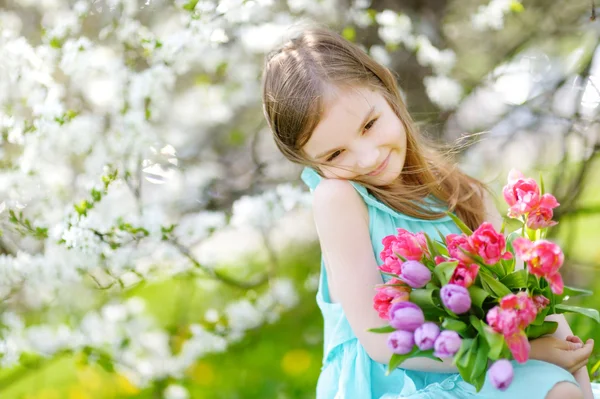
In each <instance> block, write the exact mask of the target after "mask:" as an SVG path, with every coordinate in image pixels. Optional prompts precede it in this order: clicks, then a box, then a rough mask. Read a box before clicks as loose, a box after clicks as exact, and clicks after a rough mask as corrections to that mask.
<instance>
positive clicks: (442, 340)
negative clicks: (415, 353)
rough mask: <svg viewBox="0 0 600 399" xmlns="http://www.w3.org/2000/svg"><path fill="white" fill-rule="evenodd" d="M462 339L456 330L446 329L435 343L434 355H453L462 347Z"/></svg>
mask: <svg viewBox="0 0 600 399" xmlns="http://www.w3.org/2000/svg"><path fill="white" fill-rule="evenodd" d="M461 344H462V340H461V339H460V336H459V335H458V333H457V332H456V331H452V330H444V331H442V332H441V333H440V335H438V337H437V339H436V340H435V343H434V344H433V355H434V356H437V357H452V356H454V354H455V353H456V352H458V350H459V349H460V345H461Z"/></svg>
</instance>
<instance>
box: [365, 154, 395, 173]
mask: <svg viewBox="0 0 600 399" xmlns="http://www.w3.org/2000/svg"><path fill="white" fill-rule="evenodd" d="M389 159H390V154H388V156H387V157H386V158H385V159H384V160H383V162H382V163H381V164H380V165H379V166H378V167H377V169H375V170H374V171H372V172H371V173H369V174H367V176H377V175H378V174H380V173H381V172H383V170H384V169H385V168H386V166H387V164H388V161H389Z"/></svg>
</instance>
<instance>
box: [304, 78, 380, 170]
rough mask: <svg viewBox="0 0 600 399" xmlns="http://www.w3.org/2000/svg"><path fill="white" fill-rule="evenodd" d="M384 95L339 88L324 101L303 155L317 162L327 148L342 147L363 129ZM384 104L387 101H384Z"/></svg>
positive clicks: (329, 93)
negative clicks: (365, 119)
mask: <svg viewBox="0 0 600 399" xmlns="http://www.w3.org/2000/svg"><path fill="white" fill-rule="evenodd" d="M382 99H383V96H381V94H379V93H378V92H376V91H373V90H371V89H367V88H339V89H335V90H331V91H329V92H328V94H327V95H326V96H324V98H323V113H322V117H321V120H320V121H319V123H318V124H317V126H316V128H315V129H314V130H313V132H312V134H311V137H310V139H309V140H308V141H307V143H306V144H305V145H304V147H303V150H304V152H305V153H306V154H307V155H308V156H309V157H311V158H312V159H315V158H316V156H317V155H319V154H320V153H321V152H323V151H324V150H327V149H334V148H335V147H337V146H343V145H344V142H345V141H346V140H347V139H349V138H351V137H353V136H354V135H355V133H356V132H357V131H359V130H360V129H361V128H362V126H360V125H361V123H362V122H363V120H364V118H365V116H367V115H368V113H369V112H371V110H372V109H373V108H375V109H377V108H379V107H378V106H379V103H380V102H381V101H382ZM383 101H385V100H383Z"/></svg>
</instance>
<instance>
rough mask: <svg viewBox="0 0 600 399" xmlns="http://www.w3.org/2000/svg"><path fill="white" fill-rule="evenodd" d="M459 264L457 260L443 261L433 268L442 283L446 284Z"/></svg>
mask: <svg viewBox="0 0 600 399" xmlns="http://www.w3.org/2000/svg"><path fill="white" fill-rule="evenodd" d="M457 266H458V262H457V261H453V262H442V263H440V264H439V265H437V266H436V267H435V269H433V273H434V274H435V275H436V277H437V278H438V279H439V280H440V283H441V285H446V284H448V281H450V278H452V274H453V273H454V270H455V269H456V267H457Z"/></svg>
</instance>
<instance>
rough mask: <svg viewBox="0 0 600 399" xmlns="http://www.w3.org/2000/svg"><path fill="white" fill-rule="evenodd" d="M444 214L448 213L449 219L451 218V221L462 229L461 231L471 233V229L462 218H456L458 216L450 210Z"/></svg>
mask: <svg viewBox="0 0 600 399" xmlns="http://www.w3.org/2000/svg"><path fill="white" fill-rule="evenodd" d="M446 215H448V216H449V217H450V219H452V221H454V224H456V225H457V226H458V228H459V229H460V231H462V232H463V233H465V234H466V235H468V236H470V235H471V234H473V231H472V230H471V229H470V228H469V227H468V226H467V225H466V224H465V223H464V222H463V221H462V220H460V219H459V218H458V216H456V215H455V214H453V213H452V212H446Z"/></svg>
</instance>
